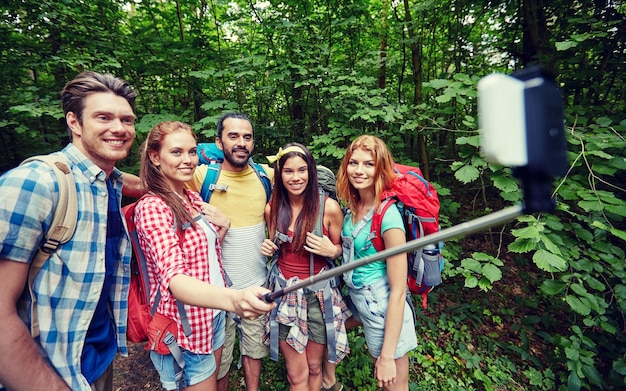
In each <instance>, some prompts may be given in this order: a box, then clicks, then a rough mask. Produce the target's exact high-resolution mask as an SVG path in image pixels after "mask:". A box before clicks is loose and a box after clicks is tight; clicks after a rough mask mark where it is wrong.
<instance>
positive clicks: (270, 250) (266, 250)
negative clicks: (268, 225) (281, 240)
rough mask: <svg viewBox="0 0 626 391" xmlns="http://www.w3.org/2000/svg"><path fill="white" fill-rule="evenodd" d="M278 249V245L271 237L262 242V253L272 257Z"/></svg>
mask: <svg viewBox="0 0 626 391" xmlns="http://www.w3.org/2000/svg"><path fill="white" fill-rule="evenodd" d="M277 250H278V246H277V245H276V243H274V242H272V241H271V240H269V239H265V240H264V241H263V243H261V254H263V255H264V256H266V257H271V256H272V255H274V253H275V252H276V251H277Z"/></svg>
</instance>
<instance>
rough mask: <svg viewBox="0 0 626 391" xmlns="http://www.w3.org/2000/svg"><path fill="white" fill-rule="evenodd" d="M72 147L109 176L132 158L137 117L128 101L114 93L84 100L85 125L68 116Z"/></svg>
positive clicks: (69, 114)
mask: <svg viewBox="0 0 626 391" xmlns="http://www.w3.org/2000/svg"><path fill="white" fill-rule="evenodd" d="M65 119H66V121H67V125H68V127H69V129H70V130H71V131H72V134H73V139H72V143H73V144H74V145H75V146H76V147H77V148H78V149H79V150H80V151H81V152H82V153H83V154H84V155H85V156H86V157H87V158H88V159H89V160H91V161H92V162H94V163H95V164H96V165H97V166H98V167H100V168H101V169H102V170H104V171H105V172H106V173H107V175H108V174H109V173H110V172H111V171H112V170H113V167H114V166H115V163H116V162H117V161H118V160H122V159H125V158H126V157H127V156H128V152H129V151H130V147H131V146H132V144H133V140H134V139H135V115H134V114H133V109H132V107H131V106H130V104H129V103H128V101H127V100H126V99H125V98H123V97H121V96H119V95H115V94H114V93H112V92H96V93H93V94H91V95H89V96H87V97H85V99H84V108H83V115H82V121H81V120H79V118H78V115H77V114H76V113H74V112H71V111H70V112H68V113H67V115H66V117H65Z"/></svg>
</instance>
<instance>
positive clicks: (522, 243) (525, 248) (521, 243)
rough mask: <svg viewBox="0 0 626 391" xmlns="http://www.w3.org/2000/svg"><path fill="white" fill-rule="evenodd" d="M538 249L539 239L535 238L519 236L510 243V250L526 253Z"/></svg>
mask: <svg viewBox="0 0 626 391" xmlns="http://www.w3.org/2000/svg"><path fill="white" fill-rule="evenodd" d="M536 249H537V241H536V240H534V239H527V238H517V239H515V241H514V242H513V243H511V244H509V251H511V252H514V253H518V254H524V253H527V252H529V251H533V250H536Z"/></svg>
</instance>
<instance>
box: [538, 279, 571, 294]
mask: <svg viewBox="0 0 626 391" xmlns="http://www.w3.org/2000/svg"><path fill="white" fill-rule="evenodd" d="M566 286H567V284H566V283H564V282H561V281H556V280H544V281H543V283H542V284H541V286H540V287H539V289H541V290H542V291H543V292H545V293H546V294H548V295H550V296H555V295H558V294H560V293H562V292H563V291H565V287H566Z"/></svg>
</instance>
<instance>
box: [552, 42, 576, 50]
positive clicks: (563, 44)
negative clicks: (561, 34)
mask: <svg viewBox="0 0 626 391" xmlns="http://www.w3.org/2000/svg"><path fill="white" fill-rule="evenodd" d="M576 46H578V42H576V41H563V42H557V43H556V50H558V51H563V50H567V49H570V48H575V47H576Z"/></svg>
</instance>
